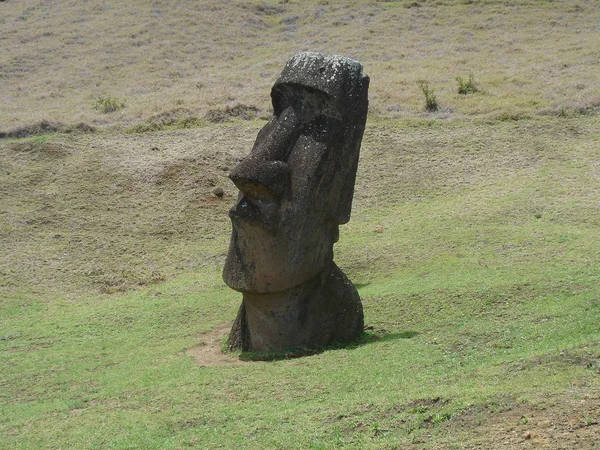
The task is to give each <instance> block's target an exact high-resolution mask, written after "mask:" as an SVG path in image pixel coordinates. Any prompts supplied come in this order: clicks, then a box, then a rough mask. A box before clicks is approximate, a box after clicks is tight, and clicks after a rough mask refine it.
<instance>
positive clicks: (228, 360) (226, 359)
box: [185, 323, 253, 367]
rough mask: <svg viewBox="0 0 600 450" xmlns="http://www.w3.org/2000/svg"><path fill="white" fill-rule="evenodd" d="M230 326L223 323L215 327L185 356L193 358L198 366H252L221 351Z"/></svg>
mask: <svg viewBox="0 0 600 450" xmlns="http://www.w3.org/2000/svg"><path fill="white" fill-rule="evenodd" d="M230 330H231V324H230V323H225V324H222V325H219V326H216V327H215V328H213V329H212V330H210V331H207V332H206V333H203V334H202V335H201V336H200V340H201V341H202V343H201V344H200V345H196V346H194V347H191V348H189V349H187V350H186V351H185V354H186V355H188V356H191V357H193V358H194V359H195V360H196V361H197V363H198V365H199V366H203V367H215V366H235V365H242V364H252V363H253V361H242V360H241V359H239V358H238V357H237V356H236V355H228V354H226V353H223V351H222V350H221V347H222V342H223V339H224V338H225V337H226V336H227V335H228V334H229V331H230Z"/></svg>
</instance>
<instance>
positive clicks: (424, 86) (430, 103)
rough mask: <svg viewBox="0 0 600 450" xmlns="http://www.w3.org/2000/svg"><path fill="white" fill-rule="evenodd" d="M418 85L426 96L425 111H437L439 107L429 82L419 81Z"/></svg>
mask: <svg viewBox="0 0 600 450" xmlns="http://www.w3.org/2000/svg"><path fill="white" fill-rule="evenodd" d="M417 84H418V85H419V87H420V88H421V92H423V95H424V96H425V109H426V110H427V111H431V112H433V111H437V110H438V108H439V105H438V102H437V98H436V96H435V91H434V90H433V88H432V87H430V86H429V82H428V81H427V80H419V81H417Z"/></svg>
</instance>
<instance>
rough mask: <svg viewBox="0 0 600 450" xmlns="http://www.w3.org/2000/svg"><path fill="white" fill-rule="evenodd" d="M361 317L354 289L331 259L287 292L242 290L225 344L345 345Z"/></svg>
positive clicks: (263, 347) (260, 347) (272, 347)
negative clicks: (328, 267) (319, 271)
mask: <svg viewBox="0 0 600 450" xmlns="http://www.w3.org/2000/svg"><path fill="white" fill-rule="evenodd" d="M363 320H364V319H363V310H362V305H361V302H360V298H359V296H358V292H356V289H355V287H354V285H353V284H352V283H351V282H350V281H349V280H348V278H346V275H344V273H343V272H342V271H341V270H340V269H339V268H338V266H336V265H335V263H332V264H331V270H329V271H324V272H323V273H322V274H319V275H318V276H316V277H315V278H313V279H311V280H309V281H307V282H306V283H303V284H301V285H300V286H296V287H293V288H291V289H288V290H287V291H284V292H279V293H274V294H253V293H244V294H243V301H242V305H241V307H240V309H239V311H238V315H237V318H236V319H235V322H234V324H233V327H232V329H231V333H230V335H229V340H228V347H229V349H230V350H242V351H249V350H252V351H264V352H267V351H283V350H290V349H302V348H318V347H324V346H326V345H329V344H332V343H339V344H345V343H348V342H351V341H353V340H356V339H357V338H358V337H359V336H360V334H361V332H362V330H363Z"/></svg>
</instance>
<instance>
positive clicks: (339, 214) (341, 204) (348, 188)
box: [334, 149, 358, 224]
mask: <svg viewBox="0 0 600 450" xmlns="http://www.w3.org/2000/svg"><path fill="white" fill-rule="evenodd" d="M348 164H349V165H350V166H349V167H348V168H347V169H346V176H345V177H344V180H343V182H342V188H341V190H340V198H339V201H338V203H337V208H336V210H335V214H334V220H335V221H336V223H338V224H343V223H348V221H349V220H350V212H351V211H352V198H353V197H354V183H355V181H356V169H357V168H358V149H357V150H356V151H355V152H354V154H353V155H352V161H348Z"/></svg>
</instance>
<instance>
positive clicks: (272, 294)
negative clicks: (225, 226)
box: [223, 53, 369, 351]
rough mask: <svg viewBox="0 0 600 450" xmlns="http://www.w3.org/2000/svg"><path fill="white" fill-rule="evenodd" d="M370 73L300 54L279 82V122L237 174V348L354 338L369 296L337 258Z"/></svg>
mask: <svg viewBox="0 0 600 450" xmlns="http://www.w3.org/2000/svg"><path fill="white" fill-rule="evenodd" d="M368 86H369V78H368V77H367V76H366V75H364V74H363V72H362V66H361V65H360V64H359V63H358V62H357V61H354V60H352V59H350V58H345V57H342V56H325V55H322V54H319V53H299V54H297V55H296V56H294V57H293V58H292V59H291V60H290V61H289V62H288V63H287V65H286V67H285V68H284V70H283V72H282V73H281V75H280V77H279V79H278V80H277V81H276V82H275V84H274V86H273V88H272V91H271V98H272V102H273V108H274V115H273V118H272V119H271V120H270V121H269V123H267V125H265V126H264V127H263V128H262V129H261V131H260V132H259V133H258V136H257V138H256V142H255V144H254V147H253V149H252V151H251V152H250V154H249V155H248V156H247V157H246V158H245V159H244V160H242V161H241V162H240V163H239V164H238V165H237V166H236V167H235V168H234V169H233V170H232V171H231V173H230V175H229V177H230V178H231V180H232V181H233V183H234V184H235V185H236V186H237V188H238V189H239V191H240V193H239V197H238V202H237V203H236V204H235V205H234V206H233V208H232V209H231V210H230V213H229V215H230V217H231V221H232V235H231V244H230V247H229V253H228V255H227V260H226V263H225V268H224V270H223V279H224V280H225V282H226V283H227V285H228V286H230V287H231V288H232V289H235V290H237V291H240V292H242V294H243V302H242V306H241V307H240V310H239V313H238V317H237V319H236V321H235V323H234V326H233V328H232V331H231V334H230V337H229V346H230V348H232V349H242V350H246V351H247V350H255V351H267V350H284V349H289V348H298V347H315V346H321V345H327V344H329V343H331V342H334V341H335V342H340V343H344V342H348V341H350V340H352V339H354V338H356V337H357V336H358V335H359V334H360V332H361V331H362V327H363V313H362V306H361V303H360V298H359V296H358V293H357V292H356V289H355V288H354V286H353V285H352V283H351V282H350V281H349V280H348V279H347V278H346V276H345V275H344V274H343V273H342V271H341V270H340V269H339V268H338V267H337V266H336V265H335V263H334V262H333V244H334V243H335V242H336V241H337V240H338V237H339V232H338V226H339V225H340V224H343V223H346V222H348V220H350V211H351V207H352V197H353V193H354V182H355V178H356V169H357V164H358V156H359V150H360V143H361V140H362V135H363V132H364V128H365V121H366V115H367V108H368V97H367V91H368Z"/></svg>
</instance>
